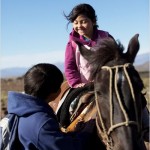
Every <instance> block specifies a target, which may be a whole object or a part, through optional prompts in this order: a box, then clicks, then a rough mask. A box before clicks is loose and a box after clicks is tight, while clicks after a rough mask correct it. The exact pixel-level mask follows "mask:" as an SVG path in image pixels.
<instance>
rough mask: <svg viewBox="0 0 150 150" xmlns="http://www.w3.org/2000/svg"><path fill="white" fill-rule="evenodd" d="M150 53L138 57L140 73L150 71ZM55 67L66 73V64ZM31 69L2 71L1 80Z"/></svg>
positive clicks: (137, 66)
mask: <svg viewBox="0 0 150 150" xmlns="http://www.w3.org/2000/svg"><path fill="white" fill-rule="evenodd" d="M149 56H150V53H145V54H140V55H137V57H136V59H135V62H134V66H135V68H136V69H137V70H138V71H142V72H143V71H149V63H150V58H149ZM55 65H56V66H57V67H58V68H59V69H60V70H61V71H62V72H63V73H64V63H63V62H57V63H55ZM28 69H29V68H17V67H15V68H6V69H1V78H11V77H20V76H23V75H24V74H25V72H26V71H27V70H28Z"/></svg>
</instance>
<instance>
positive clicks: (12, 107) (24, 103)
mask: <svg viewBox="0 0 150 150" xmlns="http://www.w3.org/2000/svg"><path fill="white" fill-rule="evenodd" d="M40 111H41V112H49V113H52V112H53V110H52V108H51V107H50V106H49V105H48V104H47V103H45V102H44V101H43V100H41V99H38V98H36V97H34V96H31V95H28V94H23V93H19V92H13V91H9V92H8V113H14V114H17V115H18V116H24V115H29V114H33V113H36V112H40Z"/></svg>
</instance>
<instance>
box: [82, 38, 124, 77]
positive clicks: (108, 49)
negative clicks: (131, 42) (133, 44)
mask: <svg viewBox="0 0 150 150" xmlns="http://www.w3.org/2000/svg"><path fill="white" fill-rule="evenodd" d="M79 50H80V52H81V54H82V55H84V57H85V59H87V60H88V62H89V63H90V64H91V66H92V71H91V73H92V74H91V78H92V79H93V77H94V76H95V73H96V72H97V71H98V70H99V69H100V68H101V67H102V66H103V65H105V64H106V63H107V62H110V61H112V60H118V59H119V58H120V57H122V56H123V51H124V46H123V45H122V44H121V42H120V41H119V40H117V41H115V40H114V39H112V38H105V39H101V40H99V41H98V42H97V44H96V45H95V46H94V47H92V48H91V51H92V53H91V51H89V50H85V49H84V47H83V46H80V48H79ZM93 51H94V53H93ZM85 53H86V55H85Z"/></svg>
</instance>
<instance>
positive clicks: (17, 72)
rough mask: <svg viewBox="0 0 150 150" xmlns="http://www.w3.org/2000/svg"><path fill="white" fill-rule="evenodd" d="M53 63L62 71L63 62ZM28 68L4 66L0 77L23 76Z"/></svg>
mask: <svg viewBox="0 0 150 150" xmlns="http://www.w3.org/2000/svg"><path fill="white" fill-rule="evenodd" d="M55 65H56V66H57V67H58V68H59V69H60V70H61V71H62V72H64V64H63V63H60V62H59V63H55ZM28 69H29V68H25V67H22V68H20V67H14V68H5V69H1V74H0V77H1V78H13V77H21V76H23V75H24V74H25V73H26V71H27V70H28Z"/></svg>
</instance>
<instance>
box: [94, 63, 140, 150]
mask: <svg viewBox="0 0 150 150" xmlns="http://www.w3.org/2000/svg"><path fill="white" fill-rule="evenodd" d="M130 65H131V64H130V63H127V64H124V65H117V66H113V67H109V66H103V67H102V68H101V69H106V70H108V71H109V73H110V78H109V83H110V84H109V93H110V94H109V104H110V128H109V129H108V130H107V129H106V127H105V124H104V121H103V119H102V114H101V110H100V107H99V106H98V95H97V92H96V91H95V101H96V107H97V112H98V117H99V120H100V123H101V125H102V130H101V129H100V127H99V125H98V120H97V119H96V126H97V129H98V132H99V133H100V135H102V140H103V142H104V143H105V145H106V146H107V149H108V150H112V149H113V142H112V138H111V137H110V133H111V132H112V131H113V130H114V129H116V128H118V127H120V126H128V125H129V124H133V125H136V126H137V128H138V132H140V126H139V123H138V122H139V118H138V112H137V106H136V101H135V94H134V89H133V86H132V83H131V80H130V77H129V74H128V71H127V67H129V66H130ZM119 68H123V71H124V73H125V76H126V78H127V81H128V84H129V87H130V90H131V95H132V99H133V103H134V109H135V115H136V121H130V120H129V118H128V115H127V112H126V110H125V108H124V106H123V103H122V101H121V98H120V94H119V91H118V87H117V74H118V70H119ZM113 70H115V75H114V77H115V78H114V79H115V85H114V87H115V92H116V95H117V100H118V103H119V106H120V108H121V111H122V113H123V115H124V118H125V121H123V122H120V123H117V124H113V99H112V80H113V73H112V71H113Z"/></svg>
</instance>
